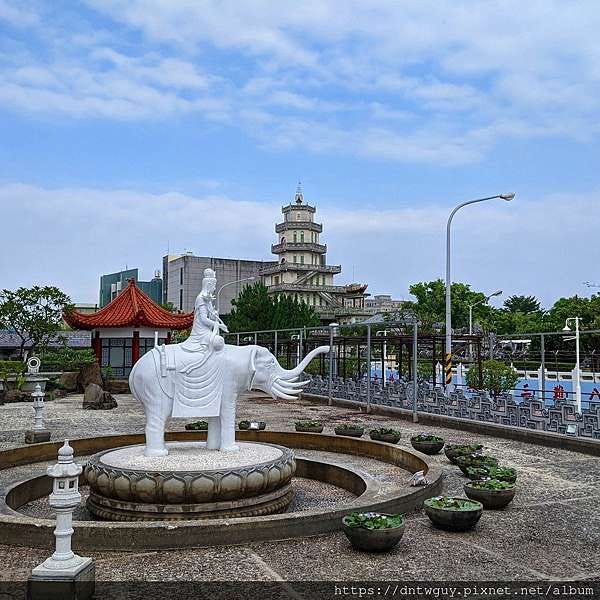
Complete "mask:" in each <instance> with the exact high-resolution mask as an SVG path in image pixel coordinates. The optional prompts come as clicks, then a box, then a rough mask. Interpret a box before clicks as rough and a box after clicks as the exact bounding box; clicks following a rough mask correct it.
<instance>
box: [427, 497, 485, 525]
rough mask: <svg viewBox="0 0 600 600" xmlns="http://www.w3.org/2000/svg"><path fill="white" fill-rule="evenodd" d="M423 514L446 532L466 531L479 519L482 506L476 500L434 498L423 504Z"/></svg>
mask: <svg viewBox="0 0 600 600" xmlns="http://www.w3.org/2000/svg"><path fill="white" fill-rule="evenodd" d="M424 505H425V513H426V514H427V516H428V517H429V519H430V520H431V522H432V523H433V524H434V525H435V526H436V527H438V528H440V529H445V530H447V531H467V529H471V528H472V527H474V526H475V524H476V523H477V521H479V519H480V518H481V513H482V512H483V505H482V504H481V502H477V501H476V500H469V499H467V498H452V497H449V496H436V497H434V498H428V499H427V500H425V502H424Z"/></svg>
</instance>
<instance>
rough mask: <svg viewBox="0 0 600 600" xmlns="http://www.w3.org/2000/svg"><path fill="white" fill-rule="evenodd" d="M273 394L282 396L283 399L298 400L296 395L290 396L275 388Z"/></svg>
mask: <svg viewBox="0 0 600 600" xmlns="http://www.w3.org/2000/svg"><path fill="white" fill-rule="evenodd" d="M275 395H276V396H277V397H278V398H282V399H283V400H298V397H297V396H290V395H289V394H285V393H284V392H281V391H279V390H277V389H276V390H275Z"/></svg>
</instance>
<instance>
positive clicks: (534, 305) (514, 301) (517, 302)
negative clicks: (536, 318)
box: [504, 295, 542, 314]
mask: <svg viewBox="0 0 600 600" xmlns="http://www.w3.org/2000/svg"><path fill="white" fill-rule="evenodd" d="M504 308H505V309H506V310H507V311H508V312H511V313H523V314H530V313H539V312H541V311H542V309H541V306H540V301H539V300H538V299H537V298H536V297H535V296H515V295H513V296H509V297H508V298H507V299H506V300H505V301H504Z"/></svg>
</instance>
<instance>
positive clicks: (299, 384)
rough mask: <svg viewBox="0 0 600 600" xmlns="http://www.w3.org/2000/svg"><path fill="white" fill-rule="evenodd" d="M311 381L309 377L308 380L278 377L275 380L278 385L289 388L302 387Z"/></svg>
mask: <svg viewBox="0 0 600 600" xmlns="http://www.w3.org/2000/svg"><path fill="white" fill-rule="evenodd" d="M309 382H310V380H309V379H307V380H306V381H288V380H287V379H277V380H276V381H275V383H276V384H277V385H278V386H280V387H289V388H302V387H304V386H305V385H306V384H307V383H309Z"/></svg>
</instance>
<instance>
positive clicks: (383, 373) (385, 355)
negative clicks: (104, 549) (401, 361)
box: [375, 329, 387, 388]
mask: <svg viewBox="0 0 600 600" xmlns="http://www.w3.org/2000/svg"><path fill="white" fill-rule="evenodd" d="M380 335H383V372H382V374H381V384H382V386H383V387H384V388H385V379H386V375H387V329H384V330H383V331H381V330H380V331H376V332H375V337H379V336H380Z"/></svg>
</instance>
